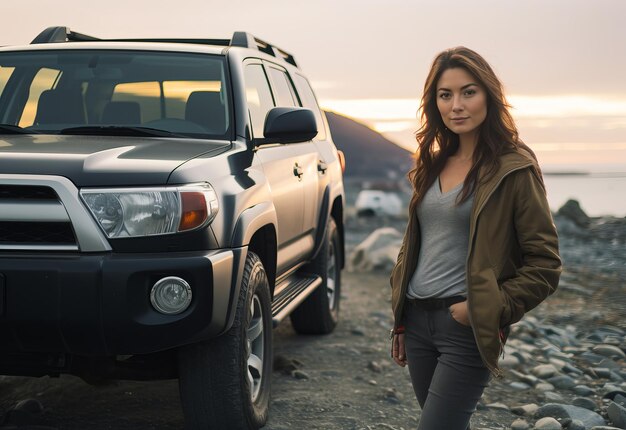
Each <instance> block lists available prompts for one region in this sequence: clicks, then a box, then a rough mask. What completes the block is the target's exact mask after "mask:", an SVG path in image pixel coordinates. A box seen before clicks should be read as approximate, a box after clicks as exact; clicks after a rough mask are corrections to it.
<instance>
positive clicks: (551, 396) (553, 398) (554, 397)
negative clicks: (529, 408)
mask: <svg viewBox="0 0 626 430" xmlns="http://www.w3.org/2000/svg"><path fill="white" fill-rule="evenodd" d="M543 396H544V398H545V399H546V400H547V401H548V402H554V403H562V402H564V401H565V399H564V398H563V396H561V395H560V394H559V393H555V392H554V391H546V392H545V393H543Z"/></svg>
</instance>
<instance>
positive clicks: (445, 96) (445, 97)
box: [439, 93, 450, 100]
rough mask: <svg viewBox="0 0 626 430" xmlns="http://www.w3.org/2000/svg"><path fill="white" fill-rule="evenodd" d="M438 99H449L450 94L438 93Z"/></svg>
mask: <svg viewBox="0 0 626 430" xmlns="http://www.w3.org/2000/svg"><path fill="white" fill-rule="evenodd" d="M439 98H441V99H444V100H447V99H449V98H450V93H440V94H439Z"/></svg>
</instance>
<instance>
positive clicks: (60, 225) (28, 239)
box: [0, 221, 76, 245]
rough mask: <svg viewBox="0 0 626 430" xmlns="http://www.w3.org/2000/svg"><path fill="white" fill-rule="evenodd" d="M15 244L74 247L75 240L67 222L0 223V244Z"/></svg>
mask: <svg viewBox="0 0 626 430" xmlns="http://www.w3.org/2000/svg"><path fill="white" fill-rule="evenodd" d="M17 243H19V244H31V243H32V244H35V243H37V244H45V243H53V244H62V245H74V244H76V240H75V239H74V232H73V231H72V226H71V225H70V223H69V222H7V221H0V244H17Z"/></svg>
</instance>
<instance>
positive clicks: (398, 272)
mask: <svg viewBox="0 0 626 430" xmlns="http://www.w3.org/2000/svg"><path fill="white" fill-rule="evenodd" d="M405 243H406V234H405V235H404V239H403V240H402V245H401V246H400V251H399V252H398V259H397V260H396V265H395V266H394V267H393V269H392V270H391V276H390V277H389V284H390V285H391V289H392V290H393V289H394V288H399V286H400V282H401V281H402V280H401V279H400V277H401V276H402V263H403V261H404V245H405Z"/></svg>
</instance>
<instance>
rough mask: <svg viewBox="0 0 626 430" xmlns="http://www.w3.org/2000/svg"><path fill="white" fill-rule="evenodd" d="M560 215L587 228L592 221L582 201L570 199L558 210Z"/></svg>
mask: <svg viewBox="0 0 626 430" xmlns="http://www.w3.org/2000/svg"><path fill="white" fill-rule="evenodd" d="M557 214H558V215H560V216H562V217H565V218H567V219H569V220H571V221H573V222H574V224H576V225H577V226H579V227H583V228H587V227H589V224H590V223H591V218H589V216H588V215H587V214H586V213H585V212H584V211H583V210H582V208H581V207H580V203H578V202H577V201H576V200H571V199H570V200H568V201H567V202H565V204H564V205H563V206H561V208H560V209H559V211H558V212H557Z"/></svg>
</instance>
